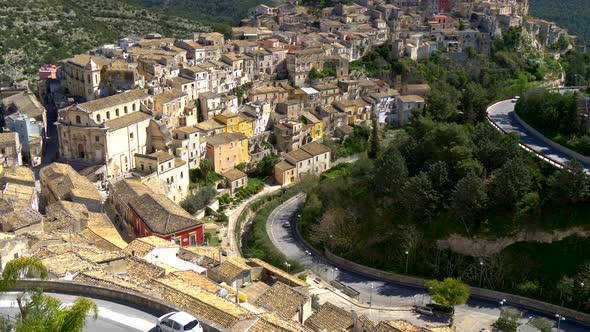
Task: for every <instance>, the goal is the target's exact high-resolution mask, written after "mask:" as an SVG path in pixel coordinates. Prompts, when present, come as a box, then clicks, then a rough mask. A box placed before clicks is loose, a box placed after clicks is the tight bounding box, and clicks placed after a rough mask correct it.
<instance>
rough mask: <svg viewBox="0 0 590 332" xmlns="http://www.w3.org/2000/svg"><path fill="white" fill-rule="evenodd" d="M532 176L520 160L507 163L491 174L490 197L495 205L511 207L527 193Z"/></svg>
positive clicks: (527, 167) (524, 163)
mask: <svg viewBox="0 0 590 332" xmlns="http://www.w3.org/2000/svg"><path fill="white" fill-rule="evenodd" d="M531 184H532V176H531V173H530V171H529V166H528V165H527V164H526V162H525V161H524V160H523V159H522V158H516V159H512V160H509V161H507V162H506V163H505V164H504V165H503V166H502V167H500V168H499V169H497V170H495V171H494V172H492V189H491V190H492V197H493V201H494V202H495V203H498V204H500V205H505V206H509V207H513V206H514V205H515V204H516V203H517V202H519V201H520V200H521V198H522V196H523V195H525V194H526V193H527V192H529V190H530V188H531Z"/></svg>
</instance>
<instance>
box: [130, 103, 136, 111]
mask: <svg viewBox="0 0 590 332" xmlns="http://www.w3.org/2000/svg"><path fill="white" fill-rule="evenodd" d="M131 109H132V110H134V111H135V103H134V104H133V105H131Z"/></svg>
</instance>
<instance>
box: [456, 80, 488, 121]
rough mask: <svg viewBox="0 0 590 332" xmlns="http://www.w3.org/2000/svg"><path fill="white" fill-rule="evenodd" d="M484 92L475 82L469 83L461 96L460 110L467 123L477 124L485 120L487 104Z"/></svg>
mask: <svg viewBox="0 0 590 332" xmlns="http://www.w3.org/2000/svg"><path fill="white" fill-rule="evenodd" d="M488 102H489V100H488V96H487V93H486V90H484V88H483V87H482V86H481V85H479V84H477V83H476V82H469V83H468V84H467V86H466V87H465V89H464V91H463V93H462V95H461V110H462V111H463V116H464V118H465V121H466V122H467V123H477V122H481V121H484V120H485V118H486V106H487V104H488Z"/></svg>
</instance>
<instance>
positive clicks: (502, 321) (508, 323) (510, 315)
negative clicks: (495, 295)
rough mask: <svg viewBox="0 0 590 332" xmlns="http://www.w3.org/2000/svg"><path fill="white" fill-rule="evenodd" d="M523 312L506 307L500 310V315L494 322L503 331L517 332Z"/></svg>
mask: <svg viewBox="0 0 590 332" xmlns="http://www.w3.org/2000/svg"><path fill="white" fill-rule="evenodd" d="M521 317H522V313H521V312H520V311H518V310H516V309H506V310H502V311H501V312H500V317H498V320H497V321H496V323H495V324H494V325H495V326H496V327H497V328H499V329H500V330H501V331H506V332H516V329H517V328H518V326H519V325H520V322H519V321H520V318H521Z"/></svg>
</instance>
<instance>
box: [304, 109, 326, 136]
mask: <svg viewBox="0 0 590 332" xmlns="http://www.w3.org/2000/svg"><path fill="white" fill-rule="evenodd" d="M301 117H302V118H303V121H304V122H305V123H306V124H307V125H308V129H309V134H310V136H311V140H312V141H315V140H317V139H320V138H322V137H324V123H323V122H322V121H320V120H319V119H318V118H317V117H316V116H315V115H313V114H311V113H309V112H303V114H302V115H301Z"/></svg>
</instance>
